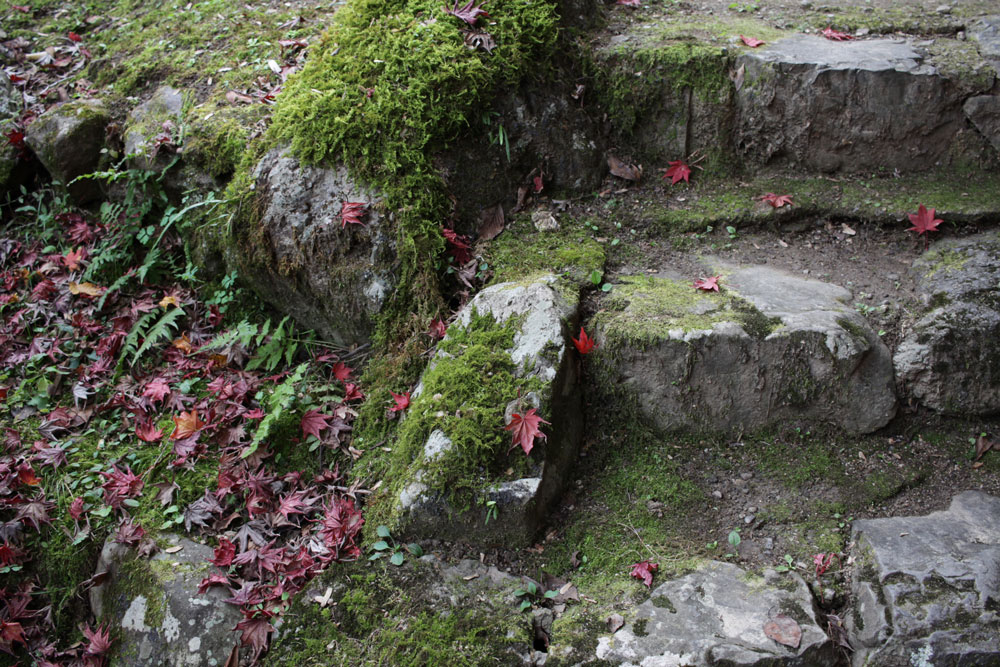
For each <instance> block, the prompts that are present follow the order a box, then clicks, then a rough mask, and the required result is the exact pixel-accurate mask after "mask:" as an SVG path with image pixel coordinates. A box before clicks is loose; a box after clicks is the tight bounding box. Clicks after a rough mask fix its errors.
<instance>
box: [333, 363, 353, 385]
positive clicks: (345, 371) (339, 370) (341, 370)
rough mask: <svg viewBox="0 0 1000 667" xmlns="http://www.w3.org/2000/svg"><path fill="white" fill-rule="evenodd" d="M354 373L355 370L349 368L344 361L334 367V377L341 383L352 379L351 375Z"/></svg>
mask: <svg viewBox="0 0 1000 667" xmlns="http://www.w3.org/2000/svg"><path fill="white" fill-rule="evenodd" d="M353 371H354V369H353V368H351V367H350V366H348V365H347V364H345V363H344V362H342V361H338V362H337V363H335V364H334V365H333V377H335V378H337V379H338V380H340V381H341V382H347V381H348V380H350V379H351V373H352V372H353Z"/></svg>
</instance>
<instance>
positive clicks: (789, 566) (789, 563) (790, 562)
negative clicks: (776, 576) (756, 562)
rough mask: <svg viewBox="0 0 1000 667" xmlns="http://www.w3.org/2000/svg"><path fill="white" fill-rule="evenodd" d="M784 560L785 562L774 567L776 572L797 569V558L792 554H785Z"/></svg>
mask: <svg viewBox="0 0 1000 667" xmlns="http://www.w3.org/2000/svg"><path fill="white" fill-rule="evenodd" d="M784 561H785V562H784V563H782V564H781V565H779V566H777V567H776V568H774V571H775V572H791V571H792V570H794V569H795V560H794V559H793V558H792V557H791V556H789V555H788V554H785V557H784Z"/></svg>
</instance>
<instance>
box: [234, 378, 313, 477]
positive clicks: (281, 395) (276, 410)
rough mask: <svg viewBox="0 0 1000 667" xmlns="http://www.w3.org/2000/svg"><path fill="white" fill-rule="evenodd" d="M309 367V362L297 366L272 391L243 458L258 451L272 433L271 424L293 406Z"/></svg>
mask: <svg viewBox="0 0 1000 667" xmlns="http://www.w3.org/2000/svg"><path fill="white" fill-rule="evenodd" d="M308 367H309V363H308V362H306V363H302V364H299V365H298V366H296V367H295V370H294V371H292V372H291V373H290V374H289V375H288V377H286V378H285V379H284V381H282V383H281V384H279V385H278V386H277V387H275V389H274V391H273V392H271V395H270V396H269V397H268V399H267V414H266V415H264V418H263V419H261V420H260V425H259V426H258V427H257V431H256V432H255V433H254V435H253V440H252V441H250V446H249V447H248V448H247V450H246V451H245V452H243V455H242V458H247V457H248V456H251V455H253V453H254V452H256V451H257V448H258V447H259V446H260V443H262V442H263V441H264V440H265V439H266V438H267V436H268V435H270V434H271V426H272V425H273V424H274V423H275V422H277V421H278V420H279V419H280V418H281V415H282V414H283V413H284V412H285V410H288V408H290V407H291V406H292V403H293V402H294V401H295V392H296V389H297V385H298V384H299V383H300V382H302V378H303V377H305V374H306V369H307V368H308Z"/></svg>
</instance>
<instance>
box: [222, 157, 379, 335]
mask: <svg viewBox="0 0 1000 667" xmlns="http://www.w3.org/2000/svg"><path fill="white" fill-rule="evenodd" d="M253 181H254V195H253V201H252V203H251V204H250V207H251V208H252V209H253V210H252V212H251V213H250V214H248V215H246V216H243V217H241V221H242V222H240V223H238V224H237V225H236V228H235V229H234V233H235V239H234V240H233V243H234V245H232V247H231V248H230V249H229V250H228V251H227V254H228V255H229V256H230V258H231V260H232V261H233V263H235V264H236V267H235V268H238V270H239V273H240V275H241V276H242V277H243V278H244V279H245V280H246V281H247V282H249V284H250V285H251V286H252V287H253V289H254V290H255V291H256V292H257V293H258V294H259V295H260V296H261V297H262V298H263V299H264V300H265V301H267V302H269V303H270V304H272V305H273V306H274V307H276V308H277V309H279V310H281V311H283V312H286V313H288V314H290V315H292V317H294V318H295V320H296V321H297V322H298V323H299V324H300V325H301V326H303V327H306V328H312V329H316V330H317V331H318V332H319V333H320V335H322V336H323V337H324V338H326V339H327V340H330V341H333V342H335V343H337V344H340V345H350V344H353V343H363V342H366V341H368V340H369V338H370V336H371V335H372V332H373V331H374V326H375V317H376V316H377V315H378V314H379V312H380V311H381V310H382V307H383V305H384V304H385V303H386V301H387V300H388V298H389V297H390V296H391V295H392V293H393V291H394V290H395V289H396V275H397V266H396V245H395V244H396V234H395V228H394V227H395V226H394V215H393V214H392V213H387V212H385V211H384V210H383V207H382V206H381V198H380V195H379V193H378V192H376V191H373V190H371V189H368V188H366V187H364V186H362V185H361V184H359V183H358V182H356V181H355V180H353V179H352V178H351V177H350V176H348V174H347V170H346V169H345V168H343V167H335V168H325V167H312V166H308V165H305V164H303V163H301V162H299V160H297V159H296V158H294V157H292V156H291V155H290V154H289V153H287V152H285V151H283V150H280V149H275V150H272V151H270V152H269V153H267V154H266V155H265V156H264V158H263V159H262V160H261V161H260V163H259V164H258V165H257V168H256V169H255V170H254V172H253ZM346 202H363V203H364V204H365V205H366V210H367V213H366V215H365V216H364V217H363V218H362V222H363V224H360V225H357V224H350V225H347V226H346V227H345V226H344V225H343V224H342V221H341V217H340V211H341V209H342V207H343V205H344V204H345V203H346Z"/></svg>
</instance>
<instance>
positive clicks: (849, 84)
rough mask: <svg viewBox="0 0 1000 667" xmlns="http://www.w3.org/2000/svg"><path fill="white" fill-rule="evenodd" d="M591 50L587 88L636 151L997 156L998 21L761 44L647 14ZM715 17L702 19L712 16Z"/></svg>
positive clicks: (821, 167)
mask: <svg viewBox="0 0 1000 667" xmlns="http://www.w3.org/2000/svg"><path fill="white" fill-rule="evenodd" d="M643 19H644V21H643V22H642V23H638V22H636V23H632V24H629V25H627V26H625V27H622V28H621V31H620V32H619V34H616V35H613V36H612V37H610V39H608V40H606V41H605V42H604V43H603V44H602V45H601V46H599V48H598V49H597V50H596V51H595V53H594V56H593V60H594V65H593V67H594V85H595V90H594V91H593V93H594V95H595V96H596V97H597V98H598V99H599V100H601V101H602V102H603V103H604V106H605V107H606V108H607V111H608V116H609V120H610V122H611V124H612V125H613V126H614V127H615V129H616V130H617V133H618V135H619V137H620V139H621V140H622V142H623V143H625V144H626V145H627V146H628V147H629V148H630V149H631V150H632V151H633V152H634V155H635V157H636V158H637V159H641V160H645V161H647V162H655V163H657V164H665V161H666V160H677V159H682V158H685V157H686V156H689V155H691V154H693V153H695V152H701V153H702V154H705V155H708V156H709V157H710V158H711V159H710V160H709V162H708V164H714V165H715V166H716V167H721V168H724V169H725V168H732V167H733V166H734V164H739V165H742V166H744V167H747V166H757V165H762V164H782V165H788V166H794V167H798V168H803V169H807V170H810V171H816V172H824V173H829V172H861V171H870V170H874V169H888V170H899V171H901V172H907V171H926V170H930V169H935V168H939V167H942V166H950V165H970V166H982V165H992V166H996V164H997V152H998V150H1000V96H998V92H997V86H996V75H997V71H998V70H997V67H996V65H997V63H1000V60H998V59H997V58H996V56H995V53H994V51H995V50H997V48H998V47H997V44H996V42H997V38H996V36H995V33H996V31H997V26H998V25H1000V18H988V17H987V18H982V19H980V21H979V23H977V24H976V26H977V27H976V28H975V29H973V30H971V31H970V36H971V37H972V38H973V39H971V40H960V39H957V38H955V37H954V36H935V37H933V38H923V37H911V36H892V37H881V36H875V37H871V36H869V37H864V38H859V39H856V40H849V41H832V40H829V39H825V38H823V37H821V36H819V35H816V34H801V33H796V32H794V31H792V30H781V31H776V30H775V29H774V28H773V26H770V25H767V24H764V23H763V22H760V23H759V25H758V26H757V27H758V29H759V34H761V35H764V36H774V37H773V39H772V40H771V41H769V42H768V43H767V44H766V45H764V46H762V47H760V48H757V49H750V48H746V47H744V46H743V44H742V43H741V42H740V41H739V39H738V36H737V32H736V31H737V30H739V29H743V30H753V29H754V26H753V22H750V24H749V25H747V24H746V23H744V24H740V25H733V26H731V27H728V26H726V25H725V24H723V26H722V27H721V28H719V27H718V26H717V23H718V22H717V21H716V22H714V23H713V20H712V19H709V18H708V17H705V20H706V26H714V27H716V29H718V30H721V31H722V33H723V34H726V33H727V31H728V30H731V31H732V32H729V33H728V36H729V38H730V40H729V41H728V42H723V43H722V44H720V43H719V41H720V40H718V39H715V40H711V39H709V40H706V39H704V38H701V37H697V36H696V35H699V33H701V32H703V31H702V30H699V29H697V23H696V22H692V25H691V26H690V27H689V28H687V29H685V28H678V27H677V26H676V25H674V24H673V23H671V19H670V18H669V16H668V17H658V16H656V15H652V16H643ZM709 29H711V28H709Z"/></svg>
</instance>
